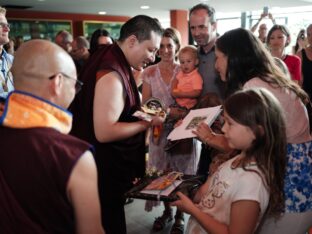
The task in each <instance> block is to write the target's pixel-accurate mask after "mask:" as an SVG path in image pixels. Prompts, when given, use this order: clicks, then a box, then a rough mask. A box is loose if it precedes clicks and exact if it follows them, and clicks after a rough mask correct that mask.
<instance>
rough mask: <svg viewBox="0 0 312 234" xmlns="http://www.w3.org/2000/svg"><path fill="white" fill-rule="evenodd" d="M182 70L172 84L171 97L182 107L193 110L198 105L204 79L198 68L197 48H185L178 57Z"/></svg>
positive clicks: (189, 46)
mask: <svg viewBox="0 0 312 234" xmlns="http://www.w3.org/2000/svg"><path fill="white" fill-rule="evenodd" d="M178 58H179V61H180V68H181V70H180V71H179V73H178V74H177V76H176V78H175V79H174V80H173V82H172V86H171V95H172V96H173V97H174V98H175V100H176V102H177V104H178V105H179V106H180V107H184V108H186V109H191V108H193V107H194V106H195V105H196V104H197V98H198V97H199V96H200V94H201V91H202V87H203V79H202V77H201V75H200V74H199V72H198V71H197V68H196V66H197V65H198V57H197V49H196V47H195V46H191V45H188V46H185V47H183V48H182V49H181V50H180V52H179V55H178Z"/></svg>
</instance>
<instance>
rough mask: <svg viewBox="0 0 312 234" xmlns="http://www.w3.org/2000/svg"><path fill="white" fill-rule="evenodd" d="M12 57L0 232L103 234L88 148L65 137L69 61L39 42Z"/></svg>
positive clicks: (71, 76) (72, 82) (1, 157)
mask: <svg viewBox="0 0 312 234" xmlns="http://www.w3.org/2000/svg"><path fill="white" fill-rule="evenodd" d="M30 54H31V56H29V55H30ZM15 55H16V57H15V60H14V63H13V66H12V73H13V74H14V77H15V79H14V83H15V85H16V86H15V87H16V90H15V91H13V92H12V93H10V95H9V96H8V98H7V100H6V103H5V107H4V112H3V114H2V116H1V118H0V142H1V153H0V191H1V192H0V207H1V209H0V217H1V218H0V230H1V231H0V232H1V233H9V234H10V233H23V234H27V233H31V234H37V233H86V234H91V233H92V234H94V233H104V231H103V229H102V226H101V218H100V205H99V197H98V190H97V171H96V165H95V162H94V159H93V156H92V153H91V152H90V151H89V149H90V145H89V144H87V143H86V142H84V141H82V140H79V139H77V138H75V137H73V136H70V135H67V133H68V132H69V131H70V129H71V123H72V115H71V113H69V112H68V111H67V110H66V108H67V107H68V105H69V104H70V103H71V101H72V100H73V98H74V96H75V92H76V90H75V87H77V75H76V70H75V65H74V62H73V60H72V59H71V57H70V56H69V55H68V54H67V53H66V52H65V51H64V50H63V49H62V48H61V47H59V46H57V45H56V44H53V43H51V42H48V41H43V40H32V41H29V42H26V43H24V44H23V45H22V46H21V47H20V48H19V49H18V51H17V53H16V54H15Z"/></svg>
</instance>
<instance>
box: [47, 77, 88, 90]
mask: <svg viewBox="0 0 312 234" xmlns="http://www.w3.org/2000/svg"><path fill="white" fill-rule="evenodd" d="M58 74H62V75H63V77H65V78H67V79H70V80H73V81H75V82H76V83H75V91H76V94H77V93H79V92H80V90H81V88H82V86H83V82H82V81H80V80H78V79H75V78H73V77H70V76H69V75H66V74H65V73H63V72H59V73H57V74H54V75H52V76H50V77H49V80H53V79H54V78H55V77H56V76H57V75H58Z"/></svg>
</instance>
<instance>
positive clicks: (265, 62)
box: [216, 28, 309, 103]
mask: <svg viewBox="0 0 312 234" xmlns="http://www.w3.org/2000/svg"><path fill="white" fill-rule="evenodd" d="M216 47H217V49H218V50H219V51H221V52H222V53H223V54H225V56H227V71H226V80H227V82H226V87H227V88H226V94H227V95H230V94H232V93H233V92H235V91H237V90H239V89H242V87H243V86H244V84H245V83H246V82H247V81H249V80H250V79H252V78H255V77H257V78H259V79H261V80H263V81H265V82H267V83H269V84H271V85H273V86H277V87H280V88H287V89H289V90H291V91H293V92H294V93H296V95H297V96H298V97H300V99H301V100H302V101H303V102H304V103H307V101H308V100H309V98H308V95H307V94H306V93H305V92H304V91H303V90H302V89H301V88H300V87H299V86H298V85H297V84H295V83H294V82H292V81H291V80H288V79H287V78H286V77H285V74H284V73H283V72H282V71H281V69H280V68H279V67H278V66H277V65H276V64H275V62H274V59H273V57H272V56H271V54H270V52H269V51H268V50H267V49H266V48H265V47H264V45H263V43H262V42H261V41H260V40H259V39H258V38H257V37H255V36H254V35H253V33H252V32H250V31H249V30H246V29H243V28H237V29H233V30H230V31H228V32H226V33H224V34H223V35H222V36H221V37H219V38H218V39H217V41H216Z"/></svg>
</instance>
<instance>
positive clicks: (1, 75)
mask: <svg viewBox="0 0 312 234" xmlns="http://www.w3.org/2000/svg"><path fill="white" fill-rule="evenodd" d="M0 58H1V59H0V97H3V98H6V97H7V96H8V94H9V93H10V92H11V91H13V90H14V86H13V76H12V73H11V72H10V68H11V66H12V63H13V56H12V55H10V54H8V53H7V52H6V51H5V50H4V49H2V54H1V57H0Z"/></svg>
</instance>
